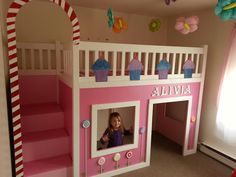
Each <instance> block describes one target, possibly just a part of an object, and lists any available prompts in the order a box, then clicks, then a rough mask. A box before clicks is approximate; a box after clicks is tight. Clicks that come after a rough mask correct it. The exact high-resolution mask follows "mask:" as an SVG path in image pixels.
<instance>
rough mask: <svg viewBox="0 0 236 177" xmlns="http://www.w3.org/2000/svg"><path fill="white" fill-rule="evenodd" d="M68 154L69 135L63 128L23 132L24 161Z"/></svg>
mask: <svg viewBox="0 0 236 177" xmlns="http://www.w3.org/2000/svg"><path fill="white" fill-rule="evenodd" d="M63 154H69V136H67V134H66V132H65V131H64V130H63V129H58V130H49V131H43V132H35V133H28V134H25V135H24V134H23V157H24V162H29V161H35V160H39V159H44V158H49V157H53V156H59V155H63Z"/></svg>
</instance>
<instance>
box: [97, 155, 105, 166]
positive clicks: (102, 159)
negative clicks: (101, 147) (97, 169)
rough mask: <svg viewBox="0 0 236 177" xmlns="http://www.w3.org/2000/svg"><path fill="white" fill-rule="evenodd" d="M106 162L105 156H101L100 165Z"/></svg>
mask: <svg viewBox="0 0 236 177" xmlns="http://www.w3.org/2000/svg"><path fill="white" fill-rule="evenodd" d="M105 162H106V159H105V157H100V158H99V159H98V165H100V166H102V165H104V164H105Z"/></svg>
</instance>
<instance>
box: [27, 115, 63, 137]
mask: <svg viewBox="0 0 236 177" xmlns="http://www.w3.org/2000/svg"><path fill="white" fill-rule="evenodd" d="M63 127H64V114H63V112H53V113H46V114H40V113H39V114H35V115H22V131H23V132H24V133H27V132H36V131H44V130H50V129H58V128H63Z"/></svg>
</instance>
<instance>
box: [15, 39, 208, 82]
mask: <svg viewBox="0 0 236 177" xmlns="http://www.w3.org/2000/svg"><path fill="white" fill-rule="evenodd" d="M74 50H77V51H76V52H77V53H78V56H76V57H75V58H74V60H79V62H77V63H78V66H77V67H76V68H77V71H76V72H78V73H77V74H78V77H79V79H80V81H86V82H87V81H90V80H91V81H94V74H93V71H92V70H91V68H92V65H93V63H94V62H95V61H96V60H97V59H98V58H99V57H104V58H105V59H106V60H107V61H108V62H109V63H110V65H111V70H110V72H109V77H108V80H111V81H113V80H129V76H128V74H129V73H128V72H127V67H128V64H129V62H130V61H131V59H133V57H134V55H136V56H138V59H139V60H140V61H141V62H142V64H143V66H144V69H143V72H142V75H141V80H150V79H157V74H158V73H157V72H156V65H157V64H158V63H159V62H160V60H161V59H163V58H165V59H166V60H167V61H169V63H170V64H171V69H170V71H169V74H168V78H169V79H176V78H177V79H178V78H183V77H184V75H183V64H184V62H185V61H186V60H187V59H191V60H192V61H193V62H194V64H195V66H196V67H195V70H194V72H193V78H201V76H202V73H203V70H204V68H205V66H204V64H205V63H206V61H205V60H206V52H207V51H206V50H207V46H203V47H199V48H197V47H174V46H154V45H131V44H114V43H96V42H81V43H80V45H79V46H78V47H76V48H74ZM17 56H18V61H19V62H18V63H19V70H20V74H26V73H27V74H58V75H70V76H71V75H72V63H73V62H72V58H73V56H75V55H73V52H72V50H66V49H64V47H63V45H62V44H60V43H59V42H55V43H54V44H52V43H51V44H48V43H17Z"/></svg>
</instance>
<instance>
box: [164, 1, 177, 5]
mask: <svg viewBox="0 0 236 177" xmlns="http://www.w3.org/2000/svg"><path fill="white" fill-rule="evenodd" d="M170 1H171V0H165V3H166V5H170ZM172 1H173V2H175V1H176V0H172Z"/></svg>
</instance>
